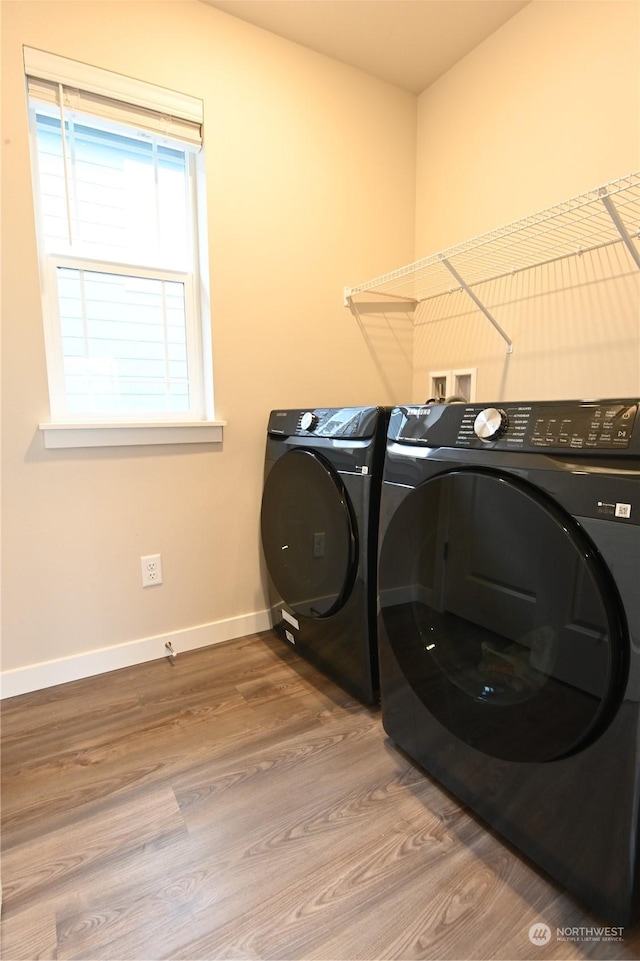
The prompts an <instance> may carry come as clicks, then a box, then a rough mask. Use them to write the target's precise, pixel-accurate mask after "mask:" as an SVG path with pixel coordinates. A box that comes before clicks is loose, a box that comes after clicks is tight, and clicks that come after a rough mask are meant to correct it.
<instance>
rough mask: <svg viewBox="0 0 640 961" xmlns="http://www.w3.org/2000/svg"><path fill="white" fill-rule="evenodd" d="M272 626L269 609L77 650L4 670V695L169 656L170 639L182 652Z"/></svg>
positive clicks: (0, 688)
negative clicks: (93, 649) (93, 648)
mask: <svg viewBox="0 0 640 961" xmlns="http://www.w3.org/2000/svg"><path fill="white" fill-rule="evenodd" d="M270 627H271V619H270V614H269V611H255V612H254V613H252V614H243V615H241V616H240V617H231V618H228V619H227V620H225V621H212V622H211V623H209V624H199V625H198V626H196V627H188V628H185V629H184V630H182V631H172V632H170V633H169V634H158V635H156V636H155V637H143V638H140V639H139V640H137V641H129V642H127V643H126V644H117V645H116V646H115V647H103V648H100V649H99V650H97V651H87V653H86V654H76V655H73V656H72V657H61V658H58V659H57V660H53V661H43V662H41V663H39V664H30V665H28V666H27V667H18V668H15V669H14V670H12V671H3V672H2V674H0V698H5V697H15V696H16V695H18V694H28V693H29V692H30V691H40V690H42V689H43V688H45V687H53V686H54V685H55V684H66V683H67V681H77V680H79V679H80V678H82V677H93V676H94V675H96V674H105V673H106V672H107V671H115V670H118V668H121V667H131V666H132V665H133V664H142V663H144V662H145V661H155V660H157V659H158V658H161V657H165V656H166V654H167V651H166V649H165V644H166V643H167V641H170V642H171V646H172V648H173V650H174V652H175V653H176V655H178V654H180V653H181V652H182V651H193V650H195V649H196V648H199V647H209V645H211V644H220V643H222V641H230V640H233V639H234V638H236V637H245V636H246V635H247V634H255V633H257V632H258V631H266V630H268V629H269V628H270Z"/></svg>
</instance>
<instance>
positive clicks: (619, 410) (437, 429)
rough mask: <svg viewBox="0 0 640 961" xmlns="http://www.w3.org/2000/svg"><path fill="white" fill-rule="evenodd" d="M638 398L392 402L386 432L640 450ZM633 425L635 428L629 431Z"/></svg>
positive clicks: (512, 446)
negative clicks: (396, 404)
mask: <svg viewBox="0 0 640 961" xmlns="http://www.w3.org/2000/svg"><path fill="white" fill-rule="evenodd" d="M639 406H640V400H638V399H634V400H602V401H600V400H598V401H536V402H533V403H529V404H527V403H513V404H512V403H503V404H500V405H498V404H495V405H489V406H486V407H484V406H482V405H477V404H473V405H471V404H423V405H419V406H418V405H417V406H411V407H396V408H395V409H394V411H393V413H392V415H391V420H390V423H389V431H388V436H389V438H390V439H392V440H398V441H404V442H407V443H414V444H420V445H423V444H424V445H426V446H430V447H470V448H476V449H478V448H482V449H496V450H523V451H530V450H539V449H541V448H545V449H549V450H570V451H574V452H576V451H584V452H602V453H605V452H628V453H633V454H634V455H635V456H638V454H639V453H640V419H639V418H638V408H639ZM634 428H635V433H634Z"/></svg>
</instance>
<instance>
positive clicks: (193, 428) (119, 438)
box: [39, 420, 226, 449]
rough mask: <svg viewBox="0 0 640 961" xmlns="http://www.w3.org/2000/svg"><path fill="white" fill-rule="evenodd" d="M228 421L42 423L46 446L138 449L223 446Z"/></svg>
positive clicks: (41, 427) (49, 447) (41, 428)
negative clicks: (148, 446)
mask: <svg viewBox="0 0 640 961" xmlns="http://www.w3.org/2000/svg"><path fill="white" fill-rule="evenodd" d="M225 426H226V421H223V420H216V421H203V422H200V423H174V424H40V425H39V428H40V430H41V431H42V433H43V436H44V446H45V447H46V448H48V449H59V448H65V447H134V446H135V447H137V446H140V445H148V444H221V443H222V428H223V427H225Z"/></svg>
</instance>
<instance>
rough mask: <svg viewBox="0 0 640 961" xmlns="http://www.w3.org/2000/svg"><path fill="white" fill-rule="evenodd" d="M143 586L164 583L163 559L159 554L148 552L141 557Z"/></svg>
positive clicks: (155, 585)
mask: <svg viewBox="0 0 640 961" xmlns="http://www.w3.org/2000/svg"><path fill="white" fill-rule="evenodd" d="M140 567H141V569H142V586H143V587H157V586H158V584H162V559H161V557H160V555H159V554H146V555H145V556H144V557H141V558H140Z"/></svg>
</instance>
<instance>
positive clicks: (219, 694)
mask: <svg viewBox="0 0 640 961" xmlns="http://www.w3.org/2000/svg"><path fill="white" fill-rule="evenodd" d="M2 765H3V777H2V795H3V798H2V821H3V827H2V844H3V855H2V883H3V893H4V903H3V908H2V925H1V932H2V957H3V959H4V961H20V959H27V961H35V959H38V958H54V959H74V958H75V959H85V961H97V959H118V961H134V959H144V961H160V959H163V958H171V959H191V961H195V959H231V958H233V959H289V961H293V959H305V961H306V959H308V961H314V959H319V961H329V959H333V961H340V959H420V958H424V959H443V961H444V959H466V961H471V959H476V958H477V959H485V958H486V959H489V958H495V959H541V961H542V959H549V958H552V959H564V958H566V959H571V958H601V959H609V958H612V959H613V958H618V959H637V958H638V957H640V932H639V931H638V930H626V931H625V932H624V936H623V940H622V941H621V942H616V943H611V942H601V941H600V942H598V941H595V940H594V936H593V934H589V933H585V932H581V933H580V934H579V935H578V936H576V937H573V938H572V939H567V940H564V939H563V938H562V937H559V936H558V932H557V929H558V928H568V927H572V928H580V927H582V928H585V927H592V926H594V925H600V924H601V923H600V922H599V921H598V919H595V918H593V917H591V916H590V915H588V914H586V913H584V912H583V911H582V910H581V908H580V906H579V905H578V904H577V903H575V902H574V901H573V900H572V898H571V897H569V896H568V895H567V894H566V893H565V892H563V891H562V890H561V889H560V888H558V887H557V886H556V885H554V884H553V883H552V882H550V881H549V879H548V878H546V877H544V876H543V875H542V874H540V873H539V872H538V871H537V870H536V869H535V868H534V867H532V866H531V865H530V864H528V863H527V862H525V861H524V860H523V859H522V858H520V857H518V856H517V854H516V853H515V852H513V851H512V850H511V849H510V848H509V847H508V846H507V845H505V844H504V843H502V842H501V841H500V840H499V839H498V838H497V837H495V836H494V835H493V834H492V833H491V832H490V831H488V830H487V829H486V827H484V826H482V825H481V824H480V823H479V822H478V821H477V820H475V819H474V818H473V817H472V816H471V815H470V814H469V813H468V812H467V811H466V810H465V809H463V808H462V807H461V806H460V805H459V804H458V803H457V802H456V800H455V799H454V798H453V797H451V796H450V795H448V794H447V793H446V792H445V791H443V790H442V789H441V788H440V787H439V786H438V785H437V784H436V783H434V782H433V781H431V780H430V779H429V778H428V777H426V776H425V775H424V774H423V773H422V772H421V771H420V770H419V769H418V768H417V767H415V766H414V765H413V764H412V763H411V761H410V760H409V759H408V758H407V757H406V756H405V755H403V754H402V753H401V752H399V751H398V750H397V749H396V748H395V747H394V746H393V745H392V744H391V743H389V742H388V740H387V739H386V737H385V734H384V732H383V730H382V726H381V722H380V713H379V711H378V710H375V709H369V708H366V707H363V706H362V705H361V704H359V703H357V702H356V701H354V700H353V699H351V698H350V697H349V696H348V695H347V694H345V693H344V692H343V691H342V690H341V689H340V688H338V687H336V686H335V685H333V684H332V683H331V682H330V681H328V680H326V679H325V678H324V677H323V676H321V675H320V674H318V673H317V672H316V671H315V670H313V669H312V668H311V667H310V666H308V665H307V664H306V663H305V662H304V661H302V660H300V659H299V658H298V657H297V656H296V655H295V654H294V653H293V652H292V651H291V650H290V649H289V648H288V647H287V646H286V645H284V644H283V643H282V642H281V641H280V640H278V639H277V638H276V637H275V636H273V635H272V634H271V633H265V634H260V635H255V636H252V637H249V638H244V639H242V640H240V641H234V642H229V643H227V644H221V645H217V646H215V647H212V648H208V649H205V650H200V651H194V652H190V653H185V654H180V655H179V657H178V658H177V659H176V660H175V661H168V660H160V661H154V662H152V663H148V664H144V665H139V666H137V667H132V668H127V669H125V670H122V671H116V672H114V673H112V674H108V675H103V676H100V677H97V678H90V679H87V680H82V681H76V682H73V683H70V684H65V685H61V686H59V687H57V688H50V689H48V690H46V691H41V692H37V693H34V694H27V695H23V696H21V697H16V698H11V699H8V700H6V701H4V702H3V705H2ZM534 923H544V924H547V925H549V927H550V929H551V931H552V937H551V940H550V941H549V943H548V944H547V945H545V946H543V947H537V946H535V945H533V944H532V943H531V941H530V940H529V937H528V932H529V928H530V926H531V925H532V924H534Z"/></svg>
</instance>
